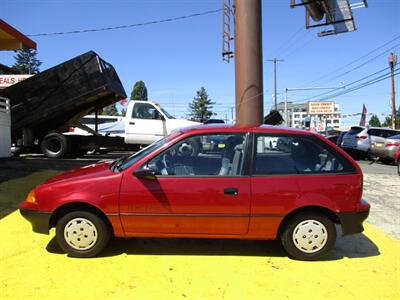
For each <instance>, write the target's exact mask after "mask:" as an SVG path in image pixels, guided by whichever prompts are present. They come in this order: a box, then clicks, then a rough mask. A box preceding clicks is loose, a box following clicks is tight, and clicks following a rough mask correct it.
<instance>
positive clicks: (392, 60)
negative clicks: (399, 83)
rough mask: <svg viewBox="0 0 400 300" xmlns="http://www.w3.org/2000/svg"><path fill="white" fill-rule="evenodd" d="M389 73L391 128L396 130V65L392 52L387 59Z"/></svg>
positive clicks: (395, 58)
mask: <svg viewBox="0 0 400 300" xmlns="http://www.w3.org/2000/svg"><path fill="white" fill-rule="evenodd" d="M388 61H389V66H390V72H391V74H392V128H393V129H396V99H395V91H394V67H395V65H396V64H397V55H396V54H394V53H393V52H392V53H390V54H389V57H388Z"/></svg>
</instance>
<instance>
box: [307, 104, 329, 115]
mask: <svg viewBox="0 0 400 300" xmlns="http://www.w3.org/2000/svg"><path fill="white" fill-rule="evenodd" d="M334 112H335V102H308V113H309V114H310V115H321V114H332V113H334Z"/></svg>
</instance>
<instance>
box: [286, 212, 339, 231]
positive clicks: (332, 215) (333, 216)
mask: <svg viewBox="0 0 400 300" xmlns="http://www.w3.org/2000/svg"><path fill="white" fill-rule="evenodd" d="M305 212H316V213H320V214H322V215H324V216H326V217H328V218H329V219H331V220H332V221H333V222H334V223H336V224H340V220H339V217H338V216H337V215H336V214H335V213H334V212H333V211H331V210H329V209H327V208H325V207H322V206H305V207H300V208H297V209H295V210H294V211H292V212H290V213H289V214H288V215H287V216H285V218H284V219H283V221H282V222H281V224H280V225H279V229H278V235H279V236H281V234H282V232H283V230H284V229H285V227H286V225H287V224H288V222H289V221H290V220H291V219H292V218H294V217H295V216H297V215H299V214H302V213H305Z"/></svg>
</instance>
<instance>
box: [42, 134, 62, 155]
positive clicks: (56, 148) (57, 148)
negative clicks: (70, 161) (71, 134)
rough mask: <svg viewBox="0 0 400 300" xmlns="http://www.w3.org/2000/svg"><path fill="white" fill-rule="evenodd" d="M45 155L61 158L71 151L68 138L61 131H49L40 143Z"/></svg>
mask: <svg viewBox="0 0 400 300" xmlns="http://www.w3.org/2000/svg"><path fill="white" fill-rule="evenodd" d="M40 148H41V149H42V152H43V154H44V155H46V156H47V157H49V158H61V157H64V156H66V155H68V153H69V143H68V140H67V138H66V137H65V136H64V135H62V134H60V133H49V134H48V135H46V136H45V137H44V138H43V140H42V142H41V143H40Z"/></svg>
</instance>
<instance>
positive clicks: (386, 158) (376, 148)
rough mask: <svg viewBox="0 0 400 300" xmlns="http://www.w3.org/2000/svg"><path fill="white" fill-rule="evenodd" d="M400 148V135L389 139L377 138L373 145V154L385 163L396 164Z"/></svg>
mask: <svg viewBox="0 0 400 300" xmlns="http://www.w3.org/2000/svg"><path fill="white" fill-rule="evenodd" d="M399 148H400V134H398V135H394V136H391V137H388V138H381V137H377V138H376V139H375V141H374V142H373V143H372V144H371V154H372V155H374V156H376V157H378V158H379V159H380V160H381V161H382V162H383V163H393V162H395V156H396V153H397V151H398V150H399Z"/></svg>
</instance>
